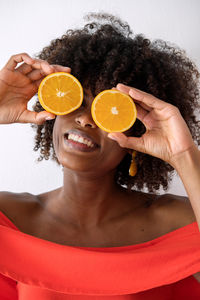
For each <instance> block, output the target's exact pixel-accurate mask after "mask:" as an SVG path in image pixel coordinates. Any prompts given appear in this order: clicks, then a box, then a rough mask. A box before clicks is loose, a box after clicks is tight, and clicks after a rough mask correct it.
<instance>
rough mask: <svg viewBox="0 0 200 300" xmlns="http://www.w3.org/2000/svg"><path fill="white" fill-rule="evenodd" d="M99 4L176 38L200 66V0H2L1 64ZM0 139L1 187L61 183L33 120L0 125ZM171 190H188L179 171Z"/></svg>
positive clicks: (37, 47) (37, 189) (33, 189)
mask: <svg viewBox="0 0 200 300" xmlns="http://www.w3.org/2000/svg"><path fill="white" fill-rule="evenodd" d="M99 10H103V11H106V12H109V13H112V14H115V15H118V16H120V17H121V18H122V19H124V20H125V21H127V22H128V23H129V24H130V26H131V28H132V29H133V31H134V32H135V33H144V34H145V35H146V36H147V37H148V38H151V39H157V38H161V39H164V40H167V41H171V42H173V43H176V44H177V45H179V46H180V47H181V48H184V49H185V50H186V52H187V54H188V56H189V57H190V58H191V59H192V60H193V61H195V62H196V64H197V65H198V67H199V66H200V41H199V28H200V18H199V12H200V1H199V0H167V1H166V0H139V1H138V0H123V1H122V0H87V1H84V0H73V1H71V0H56V1H55V0H34V1H33V0H30V1H28V0H17V1H16V0H0V39H1V47H0V68H2V67H3V66H4V64H5V63H6V62H7V60H8V59H9V57H10V56H11V55H13V54H17V53H20V52H27V53H29V54H30V55H33V54H35V53H38V52H39V51H41V49H42V48H43V47H44V46H46V45H48V44H49V42H50V41H51V40H52V39H54V38H57V37H59V36H61V35H62V34H63V33H64V32H65V31H66V30H67V29H69V28H74V27H79V26H80V25H83V15H84V14H85V13H87V12H90V11H95V12H98V11H99ZM34 101H35V99H34V98H33V99H32V100H31V101H30V102H29V106H28V107H29V108H31V107H32V104H33V103H34ZM0 145H1V146H0V190H1V191H12V192H25V191H26V192H30V193H33V194H38V193H42V192H46V191H48V190H53V189H55V188H57V187H59V186H61V185H62V174H63V173H62V171H61V167H58V166H57V165H56V163H55V162H52V161H45V162H41V163H39V164H37V163H36V158H37V157H38V156H39V152H36V153H35V152H34V151H33V150H32V149H33V145H34V131H33V129H31V127H30V124H11V125H0ZM168 192H169V193H174V194H179V195H186V192H185V190H184V187H183V185H182V182H181V181H180V179H179V178H178V177H174V180H173V183H172V185H171V187H170V189H169V191H168Z"/></svg>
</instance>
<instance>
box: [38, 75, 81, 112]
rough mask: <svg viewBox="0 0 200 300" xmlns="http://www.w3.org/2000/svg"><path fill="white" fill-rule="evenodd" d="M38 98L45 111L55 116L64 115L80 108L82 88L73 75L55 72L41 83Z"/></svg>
mask: <svg viewBox="0 0 200 300" xmlns="http://www.w3.org/2000/svg"><path fill="white" fill-rule="evenodd" d="M38 98H39V102H40V104H41V105H42V107H43V108H44V109H45V110H46V111H48V112H51V113H53V114H55V115H66V114H68V113H70V112H72V111H74V110H75V109H77V108H79V107H80V106H81V104H82V101H83V88H82V85H81V83H80V82H79V81H78V79H77V78H76V77H74V76H73V75H71V74H69V73H65V72H56V73H52V74H50V75H48V76H46V77H45V78H44V79H43V80H42V81H41V83H40V86H39V89H38Z"/></svg>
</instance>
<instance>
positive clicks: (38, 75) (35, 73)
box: [27, 69, 45, 81]
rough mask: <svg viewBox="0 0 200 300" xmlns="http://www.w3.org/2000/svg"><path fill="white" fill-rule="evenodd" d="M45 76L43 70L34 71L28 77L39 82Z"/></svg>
mask: <svg viewBox="0 0 200 300" xmlns="http://www.w3.org/2000/svg"><path fill="white" fill-rule="evenodd" d="M44 76H45V73H44V72H43V70H41V69H40V70H33V71H32V72H30V73H29V74H27V77H28V78H29V79H30V80H31V81H35V80H39V79H41V78H42V79H43V77H44Z"/></svg>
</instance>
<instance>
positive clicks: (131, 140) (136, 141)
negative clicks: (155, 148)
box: [108, 132, 145, 152]
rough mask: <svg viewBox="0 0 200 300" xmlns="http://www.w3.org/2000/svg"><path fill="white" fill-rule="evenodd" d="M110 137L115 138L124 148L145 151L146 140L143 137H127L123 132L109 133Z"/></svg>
mask: <svg viewBox="0 0 200 300" xmlns="http://www.w3.org/2000/svg"><path fill="white" fill-rule="evenodd" d="M108 137H109V138H110V139H112V140H115V141H116V142H117V143H118V144H119V145H120V147H122V148H129V149H133V150H136V151H139V152H144V151H145V147H144V140H143V138H142V137H139V138H137V137H127V136H126V135H125V134H124V133H122V132H114V133H113V132H112V133H109V134H108Z"/></svg>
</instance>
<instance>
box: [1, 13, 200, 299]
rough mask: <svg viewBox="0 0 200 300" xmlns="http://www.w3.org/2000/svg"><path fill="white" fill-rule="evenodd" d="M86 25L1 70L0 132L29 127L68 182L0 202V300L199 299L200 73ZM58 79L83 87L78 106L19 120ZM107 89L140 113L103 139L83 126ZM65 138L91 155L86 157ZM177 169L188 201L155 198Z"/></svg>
mask: <svg viewBox="0 0 200 300" xmlns="http://www.w3.org/2000/svg"><path fill="white" fill-rule="evenodd" d="M91 16H92V17H96V19H97V21H96V22H91V23H88V24H87V25H85V26H84V28H83V29H80V30H69V31H67V33H66V34H65V35H63V36H62V37H61V38H60V39H56V40H54V41H52V42H51V44H50V45H49V46H48V47H45V48H44V49H43V50H42V52H41V53H40V54H39V56H38V57H37V58H31V57H30V56H29V55H28V54H26V53H22V54H17V55H14V56H12V57H11V58H10V60H9V61H8V62H7V64H6V65H5V67H4V68H3V69H2V70H1V71H0V112H1V113H0V123H1V124H11V123H32V124H34V125H32V127H33V128H35V129H36V130H37V134H36V138H35V142H36V144H35V148H34V150H35V151H37V150H38V149H40V152H41V156H40V158H39V161H40V160H42V159H43V158H45V159H49V158H50V156H51V158H52V159H53V160H55V161H56V162H57V163H58V164H59V165H62V166H63V174H64V177H63V186H62V187H60V188H58V189H56V190H53V191H49V192H46V193H43V194H39V195H31V194H29V193H20V194H16V193H9V192H1V194H0V206H1V207H0V208H1V211H2V213H1V219H0V220H1V226H0V227H1V228H0V238H1V247H0V251H1V253H0V257H1V263H0V273H1V281H0V287H1V289H0V290H1V293H2V296H1V299H8V297H10V298H9V299H29V300H30V299H36V298H37V299H79V298H80V299H96V298H98V299H110V298H111V299H148V300H149V299H179V298H181V299H186V298H187V299H188V297H190V299H197V298H198V296H200V286H199V283H198V280H199V279H198V272H199V271H200V262H199V257H200V247H199V246H200V236H199V228H200V203H199V195H200V184H199V183H200V153H199V150H198V148H197V145H199V144H200V134H199V127H198V126H199V123H198V121H197V120H196V117H195V115H194V112H195V108H199V102H198V99H199V91H198V77H199V73H198V71H197V69H196V68H195V66H194V64H193V63H192V62H191V61H190V60H189V59H188V58H187V57H186V56H185V54H184V52H183V51H181V50H179V49H177V48H175V47H172V46H170V45H168V44H167V43H165V42H162V41H155V42H150V40H148V39H146V38H144V37H143V36H142V35H136V36H134V35H133V34H132V32H131V30H130V28H129V26H128V24H126V23H122V21H121V20H119V19H117V18H115V17H113V16H109V15H106V14H105V15H102V14H96V16H94V15H91ZM102 20H103V21H104V22H103V23H102V22H100V21H102ZM20 62H23V64H21V65H20V66H17V65H18V63H20ZM59 71H64V72H71V73H72V74H73V75H74V76H76V77H77V78H78V79H79V80H80V82H81V83H82V85H83V88H84V101H83V104H82V106H81V107H80V108H79V109H77V110H76V111H74V112H72V113H70V114H68V115H64V116H55V115H53V114H52V113H49V112H46V111H44V110H43V109H42V107H41V105H40V104H39V102H38V101H37V102H36V104H35V105H34V107H33V109H34V111H29V110H27V102H28V101H29V100H30V99H31V97H33V96H34V95H35V94H36V93H37V89H38V86H39V84H40V82H41V80H42V79H43V78H44V77H45V76H46V75H48V74H51V73H53V72H59ZM110 88H115V89H117V90H119V91H122V92H124V93H126V94H129V95H130V96H131V97H132V98H133V99H134V101H135V103H136V107H137V112H138V115H137V121H136V123H135V124H134V125H133V127H132V128H131V129H130V130H128V131H127V132H125V133H113V134H107V133H106V132H104V131H103V130H101V129H100V128H98V127H97V126H96V124H95V123H94V121H93V119H92V117H91V113H90V109H91V104H92V101H93V99H94V96H95V95H97V94H98V93H99V92H100V91H102V90H104V89H110ZM70 133H73V134H74V135H75V136H79V137H85V138H87V139H88V140H89V141H92V142H93V143H94V144H95V146H94V147H93V148H91V149H90V151H87V152H85V151H84V152H83V151H82V150H81V149H82V148H81V147H80V146H79V145H78V143H76V144H74V143H73V142H72V141H70V140H69V134H70ZM66 139H68V143H66ZM195 143H196V144H195ZM133 150H135V151H136V158H135V161H134V159H133V162H132V163H133V164H137V170H138V171H137V173H136V175H135V176H134V177H131V176H130V175H129V167H130V164H131V155H130V154H131V153H132V151H133ZM51 151H52V152H51ZM174 170H176V171H177V173H178V174H179V176H180V178H181V180H182V182H183V184H184V186H185V189H186V191H187V194H188V198H187V197H181V196H177V195H172V194H164V195H160V196H159V195H157V194H156V191H157V190H159V188H160V187H161V186H162V187H163V188H164V190H167V187H168V183H169V182H170V180H171V173H172V172H173V171H174ZM188 174H189V176H188ZM142 188H147V190H148V193H144V192H142V191H141V190H142ZM182 200H183V201H182ZM11 243H12V246H11ZM3 297H4V298H3ZM6 297H7V298H6ZM184 297H186V298H184Z"/></svg>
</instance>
